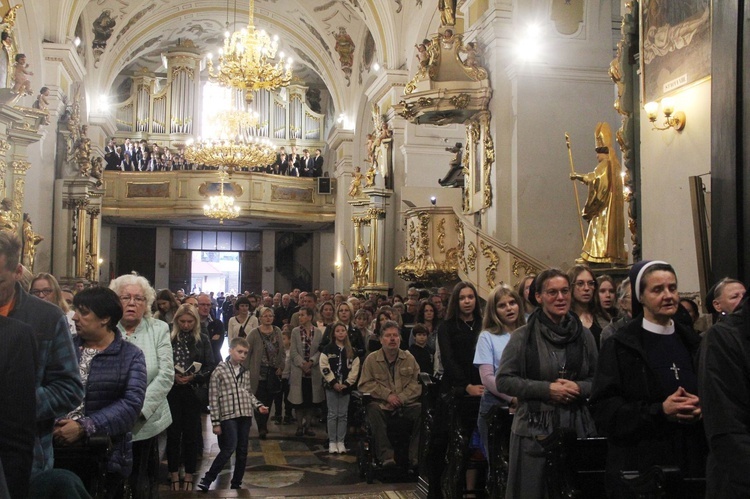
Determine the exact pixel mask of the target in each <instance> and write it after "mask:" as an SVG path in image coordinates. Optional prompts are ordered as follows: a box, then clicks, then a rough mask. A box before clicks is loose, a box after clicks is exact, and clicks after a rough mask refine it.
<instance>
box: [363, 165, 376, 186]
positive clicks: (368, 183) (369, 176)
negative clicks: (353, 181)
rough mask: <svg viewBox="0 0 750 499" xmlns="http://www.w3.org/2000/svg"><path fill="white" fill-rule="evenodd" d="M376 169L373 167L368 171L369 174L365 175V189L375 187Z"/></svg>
mask: <svg viewBox="0 0 750 499" xmlns="http://www.w3.org/2000/svg"><path fill="white" fill-rule="evenodd" d="M375 173H376V172H375V167H374V166H371V167H370V169H369V170H367V173H366V174H365V180H366V182H365V187H372V186H373V185H375Z"/></svg>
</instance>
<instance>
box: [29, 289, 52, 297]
mask: <svg viewBox="0 0 750 499" xmlns="http://www.w3.org/2000/svg"><path fill="white" fill-rule="evenodd" d="M53 291H55V290H54V289H50V288H45V289H32V290H31V291H29V293H31V294H32V295H34V296H38V297H40V298H44V297H45V296H47V295H50V294H52V292H53Z"/></svg>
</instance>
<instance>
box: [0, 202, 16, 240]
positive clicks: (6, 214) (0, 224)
mask: <svg viewBox="0 0 750 499" xmlns="http://www.w3.org/2000/svg"><path fill="white" fill-rule="evenodd" d="M0 230H2V231H4V232H7V233H8V234H13V235H14V236H15V235H17V234H18V226H17V225H16V221H15V220H14V218H13V206H12V203H11V200H10V199H8V198H5V199H3V200H2V201H0Z"/></svg>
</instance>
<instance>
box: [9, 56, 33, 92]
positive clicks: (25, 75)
mask: <svg viewBox="0 0 750 499" xmlns="http://www.w3.org/2000/svg"><path fill="white" fill-rule="evenodd" d="M13 68H14V73H13V82H14V85H13V93H16V94H21V95H31V93H32V92H31V80H30V79H29V76H34V73H32V72H31V71H29V65H28V63H27V62H26V54H16V63H15V64H14V65H13Z"/></svg>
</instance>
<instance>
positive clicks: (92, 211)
mask: <svg viewBox="0 0 750 499" xmlns="http://www.w3.org/2000/svg"><path fill="white" fill-rule="evenodd" d="M86 212H87V213H88V215H89V255H90V258H91V261H90V267H89V268H88V269H87V270H88V271H89V273H88V275H86V278H87V279H88V280H89V281H91V282H97V281H98V280H99V226H100V224H101V219H100V218H99V213H100V210H99V208H98V207H91V208H88V209H87V210H86Z"/></svg>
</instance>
